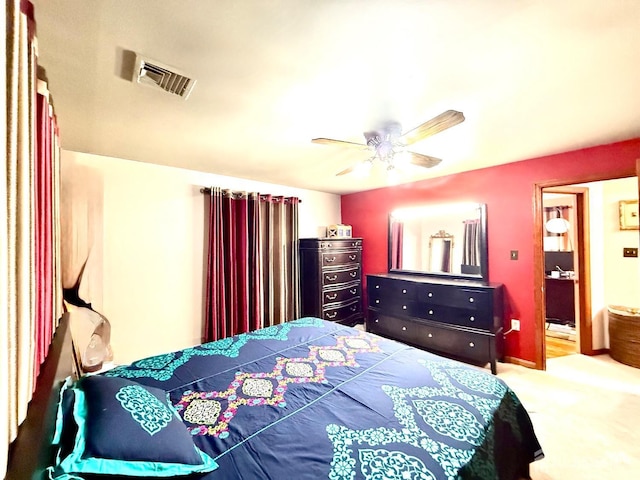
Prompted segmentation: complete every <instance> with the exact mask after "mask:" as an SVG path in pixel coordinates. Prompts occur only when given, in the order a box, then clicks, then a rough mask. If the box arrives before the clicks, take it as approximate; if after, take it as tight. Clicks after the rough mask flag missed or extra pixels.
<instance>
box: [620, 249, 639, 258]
mask: <svg viewBox="0 0 640 480" xmlns="http://www.w3.org/2000/svg"><path fill="white" fill-rule="evenodd" d="M622 256H623V257H637V256H638V249H637V248H630V247H624V248H623V249H622Z"/></svg>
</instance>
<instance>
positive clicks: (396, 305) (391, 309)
mask: <svg viewBox="0 0 640 480" xmlns="http://www.w3.org/2000/svg"><path fill="white" fill-rule="evenodd" d="M413 303H414V302H412V301H410V299H409V298H404V297H402V296H399V295H397V296H395V297H389V296H388V295H378V296H376V295H375V294H374V295H369V307H371V308H377V309H380V310H382V311H383V312H384V313H386V314H389V315H401V316H404V317H407V316H410V315H411V312H412V311H413V310H414V308H415V307H414V305H413Z"/></svg>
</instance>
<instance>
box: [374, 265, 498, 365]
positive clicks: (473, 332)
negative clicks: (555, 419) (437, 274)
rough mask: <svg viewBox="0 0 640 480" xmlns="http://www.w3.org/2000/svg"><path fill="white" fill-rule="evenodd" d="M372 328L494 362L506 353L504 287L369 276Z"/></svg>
mask: <svg viewBox="0 0 640 480" xmlns="http://www.w3.org/2000/svg"><path fill="white" fill-rule="evenodd" d="M367 296H368V315H367V331H370V332H373V333H377V334H380V335H383V336H386V337H389V338H393V339H396V340H399V341H401V342H405V343H410V344H412V345H415V346H418V347H421V348H424V349H425V350H432V351H434V352H436V353H443V354H445V355H450V356H454V357H456V358H460V359H467V360H469V361H472V362H482V363H487V362H488V363H490V364H491V372H492V373H494V374H495V373H496V361H497V360H499V359H502V355H503V344H504V341H503V334H502V329H503V327H502V323H503V318H502V317H503V315H502V311H503V300H502V285H500V284H480V283H474V282H466V281H449V280H442V279H437V278H431V277H428V278H427V277H417V276H415V277H414V276H403V275H395V274H381V275H367Z"/></svg>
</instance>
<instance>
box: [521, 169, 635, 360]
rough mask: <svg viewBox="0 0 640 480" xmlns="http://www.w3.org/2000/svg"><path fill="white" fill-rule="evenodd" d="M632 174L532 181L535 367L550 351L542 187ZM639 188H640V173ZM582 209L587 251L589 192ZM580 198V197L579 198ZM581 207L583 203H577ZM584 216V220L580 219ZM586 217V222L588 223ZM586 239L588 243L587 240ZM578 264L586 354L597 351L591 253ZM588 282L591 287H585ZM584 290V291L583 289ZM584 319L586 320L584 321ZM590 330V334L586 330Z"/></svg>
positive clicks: (568, 185)
mask: <svg viewBox="0 0 640 480" xmlns="http://www.w3.org/2000/svg"><path fill="white" fill-rule="evenodd" d="M636 167H637V169H638V172H640V159H638V160H637V164H636ZM632 176H633V174H631V175H585V176H576V177H569V178H565V179H562V180H558V179H555V180H547V181H544V182H538V183H534V184H533V198H532V204H533V302H534V320H535V337H534V338H535V368H536V369H538V370H546V369H547V355H546V345H545V338H544V334H545V323H546V322H545V314H546V312H545V299H544V254H543V251H544V249H543V235H542V232H543V228H544V214H543V212H544V208H543V204H542V191H543V189H545V190H546V191H547V192H551V189H552V188H554V187H555V188H556V189H557V191H558V192H561V191H562V192H568V191H569V189H571V188H587V187H579V186H578V184H582V183H590V182H603V181H606V180H616V179H619V178H628V177H632ZM638 182H639V187H638V189H639V191H640V175H639V179H638ZM583 200H586V202H583V206H582V210H580V211H578V212H577V215H576V220H577V228H578V234H579V235H580V234H581V235H582V236H583V237H584V238H581V240H580V245H581V247H580V250H582V251H583V255H584V251H585V246H586V247H587V250H586V251H587V252H588V251H589V250H588V246H589V243H588V242H589V223H588V220H589V219H588V217H589V211H588V207H589V202H588V196H587V197H586V198H585V197H583ZM576 201H577V199H576ZM578 208H580V207H578ZM580 217H582V221H580ZM585 221H586V224H585ZM585 242H586V243H585ZM578 261H579V264H580V265H579V268H581V269H582V270H583V271H579V272H578V275H579V277H578V285H579V286H582V289H581V288H579V296H580V298H579V302H580V303H579V306H580V322H581V323H580V325H579V329H580V353H584V354H585V355H594V354H596V353H600V352H599V351H598V352H596V351H594V350H593V332H592V317H591V270H590V267H589V266H588V265H586V262H589V255H584V258H583V257H578ZM586 285H588V288H586ZM581 290H584V291H581ZM587 314H588V315H587ZM583 322H584V323H583ZM587 330H588V334H587Z"/></svg>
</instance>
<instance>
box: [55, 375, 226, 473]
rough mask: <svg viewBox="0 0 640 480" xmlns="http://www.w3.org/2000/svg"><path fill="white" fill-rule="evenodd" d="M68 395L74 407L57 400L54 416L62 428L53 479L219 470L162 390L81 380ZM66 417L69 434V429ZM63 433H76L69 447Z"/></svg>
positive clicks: (130, 383)
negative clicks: (60, 411)
mask: <svg viewBox="0 0 640 480" xmlns="http://www.w3.org/2000/svg"><path fill="white" fill-rule="evenodd" d="M70 390H71V391H72V392H73V402H70V401H68V399H66V395H67V394H65V395H62V396H61V397H62V399H63V400H66V401H61V404H60V408H61V410H62V413H61V414H59V415H58V420H59V425H62V426H60V432H59V435H56V437H55V439H57V440H58V441H60V442H61V444H59V447H58V448H59V455H58V459H57V461H56V465H55V467H54V468H53V472H52V476H53V477H54V478H68V476H70V475H74V474H82V473H85V474H86V473H91V474H102V475H105V474H106V475H126V476H154V477H170V476H177V475H187V474H191V473H204V472H210V471H212V470H215V469H216V468H217V467H218V465H217V464H216V462H215V461H214V460H213V459H212V458H211V457H210V456H208V455H207V454H206V453H204V452H202V451H201V450H200V449H199V448H198V447H196V445H195V444H194V443H193V439H192V437H191V435H190V434H189V433H188V431H187V429H186V427H185V425H184V423H182V420H181V419H180V417H179V416H178V414H177V413H176V412H175V410H174V409H173V407H172V406H171V403H170V402H169V400H168V397H167V393H166V392H165V391H164V390H161V389H159V388H153V387H147V386H144V385H141V384H139V383H136V382H133V381H131V380H128V379H126V378H118V377H104V376H101V375H94V376H88V377H84V378H82V379H80V380H79V381H78V382H77V383H76V385H74V387H73V388H72V389H70ZM67 393H68V392H67ZM70 405H72V407H71V408H70V410H69V406H70ZM65 408H66V409H67V411H66V412H65V411H64V410H65ZM68 416H70V417H71V419H72V424H73V427H74V428H69V427H68V423H69V422H68V419H67V418H65V417H68ZM61 417H62V418H61ZM65 425H67V426H66V427H65ZM65 430H66V431H72V432H74V433H75V435H74V436H73V438H72V440H73V444H72V446H70V445H63V444H62V443H64V442H62V440H64V438H65V437H69V435H65V434H64V431H65Z"/></svg>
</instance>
